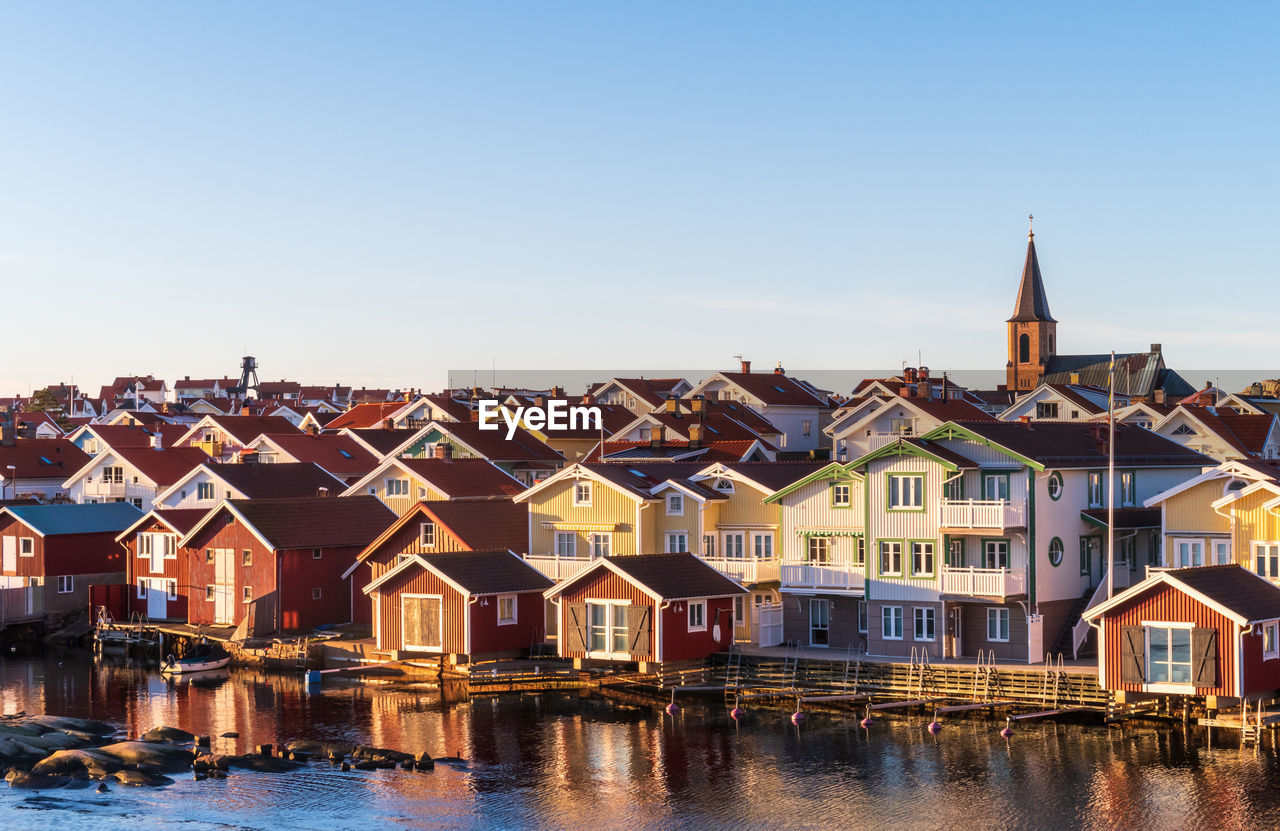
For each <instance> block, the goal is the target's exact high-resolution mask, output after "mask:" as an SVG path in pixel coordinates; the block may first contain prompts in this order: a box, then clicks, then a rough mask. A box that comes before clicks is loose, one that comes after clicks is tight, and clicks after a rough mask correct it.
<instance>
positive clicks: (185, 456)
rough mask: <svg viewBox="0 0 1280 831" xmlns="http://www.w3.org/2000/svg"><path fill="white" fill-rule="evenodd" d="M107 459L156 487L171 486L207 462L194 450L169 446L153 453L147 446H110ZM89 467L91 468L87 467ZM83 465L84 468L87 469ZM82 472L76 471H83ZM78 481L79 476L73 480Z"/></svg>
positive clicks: (205, 456)
mask: <svg viewBox="0 0 1280 831" xmlns="http://www.w3.org/2000/svg"><path fill="white" fill-rule="evenodd" d="M107 455H108V454H106V453H103V454H100V455H98V456H95V457H94V462H95V463H96V462H97V461H98V460H99V459H105V458H106V457H107ZM109 455H111V456H114V457H115V458H116V459H119V460H120V461H123V462H125V463H127V464H129V465H130V466H132V467H133V468H134V469H136V470H137V471H138V472H139V473H141V474H142V475H143V476H145V477H147V478H148V479H150V480H151V481H152V482H155V483H156V484H157V485H160V486H165V485H172V484H173V483H174V482H176V481H178V480H179V479H181V478H182V477H183V476H186V475H187V474H188V473H190V472H191V471H192V470H194V469H195V468H197V467H200V465H202V464H204V463H205V462H207V461H209V456H208V454H206V453H205V452H204V451H203V450H201V449H200V448H198V447H170V448H168V449H165V450H156V449H154V448H151V447H138V446H137V445H133V446H129V447H113V448H112V449H111V451H110V454H109ZM90 466H91V465H90ZM90 466H86V467H90ZM84 470H85V469H82V470H81V471H80V472H84ZM77 478H79V477H77Z"/></svg>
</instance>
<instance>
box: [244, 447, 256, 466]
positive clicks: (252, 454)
mask: <svg viewBox="0 0 1280 831" xmlns="http://www.w3.org/2000/svg"><path fill="white" fill-rule="evenodd" d="M257 463H258V451H256V450H249V449H246V450H241V451H240V464H242V465H256V464H257Z"/></svg>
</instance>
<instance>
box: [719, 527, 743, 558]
mask: <svg viewBox="0 0 1280 831" xmlns="http://www.w3.org/2000/svg"><path fill="white" fill-rule="evenodd" d="M721 543H722V545H721V547H722V549H723V553H722V554H721V556H722V557H724V559H726V560H745V559H746V558H747V535H746V533H745V532H743V531H726V532H725V533H724V535H723V538H722V539H721Z"/></svg>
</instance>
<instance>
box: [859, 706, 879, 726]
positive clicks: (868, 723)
mask: <svg viewBox="0 0 1280 831" xmlns="http://www.w3.org/2000/svg"><path fill="white" fill-rule="evenodd" d="M875 721H876V720H875V719H874V718H872V716H871V708H870V707H868V708H867V714H866V715H865V716H863V718H862V721H860V722H858V724H859V725H860V726H862V727H870V726H871V725H873V724H875Z"/></svg>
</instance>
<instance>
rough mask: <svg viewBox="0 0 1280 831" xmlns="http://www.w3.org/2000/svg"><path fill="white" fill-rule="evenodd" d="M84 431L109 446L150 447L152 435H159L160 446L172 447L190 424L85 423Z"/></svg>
mask: <svg viewBox="0 0 1280 831" xmlns="http://www.w3.org/2000/svg"><path fill="white" fill-rule="evenodd" d="M81 429H83V430H84V431H85V432H87V433H90V434H91V435H93V436H95V437H97V438H98V440H99V441H101V442H102V443H103V444H105V445H106V446H107V447H110V448H113V449H114V448H117V447H150V446H151V439H152V438H153V437H154V436H157V435H158V436H159V437H160V445H161V446H162V447H172V446H173V445H174V443H175V442H177V440H178V439H180V438H182V437H183V436H184V435H186V433H187V432H188V431H189V430H190V429H191V425H190V424H170V423H167V422H163V421H157V422H152V423H149V424H148V425H147V426H145V427H143V426H140V425H136V424H87V425H85V426H84V427H83V428H81Z"/></svg>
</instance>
